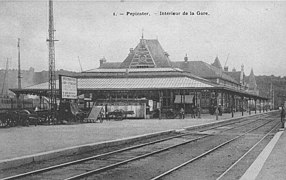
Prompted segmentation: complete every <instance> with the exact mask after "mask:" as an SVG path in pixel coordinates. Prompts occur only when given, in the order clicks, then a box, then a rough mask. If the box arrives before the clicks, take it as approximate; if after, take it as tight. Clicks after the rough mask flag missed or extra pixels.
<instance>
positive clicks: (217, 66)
mask: <svg viewBox="0 0 286 180" xmlns="http://www.w3.org/2000/svg"><path fill="white" fill-rule="evenodd" d="M212 65H213V66H214V67H216V68H218V69H222V66H221V64H220V61H219V59H218V57H216V58H215V60H214V63H212Z"/></svg>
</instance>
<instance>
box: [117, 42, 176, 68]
mask: <svg viewBox="0 0 286 180" xmlns="http://www.w3.org/2000/svg"><path fill="white" fill-rule="evenodd" d="M137 66H144V67H157V68H160V67H171V61H170V59H169V58H168V55H167V54H166V52H165V51H164V50H163V48H162V46H161V45H160V43H159V41H158V40H157V39H141V40H140V42H139V43H138V45H137V46H136V48H135V49H134V50H133V51H131V52H130V53H129V54H128V56H127V57H126V59H125V60H124V61H123V62H122V63H121V65H120V68H136V67H137Z"/></svg>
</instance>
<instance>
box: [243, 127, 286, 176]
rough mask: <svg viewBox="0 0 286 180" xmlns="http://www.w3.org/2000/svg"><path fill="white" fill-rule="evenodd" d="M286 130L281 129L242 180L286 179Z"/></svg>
mask: <svg viewBox="0 0 286 180" xmlns="http://www.w3.org/2000/svg"><path fill="white" fill-rule="evenodd" d="M285 131H286V129H280V131H279V132H277V133H276V134H275V136H274V137H273V139H272V140H271V141H270V142H269V143H268V145H267V146H266V147H265V148H264V150H263V151H262V152H261V153H260V155H259V156H258V157H257V159H256V160H255V161H254V162H253V163H252V165H251V166H250V167H249V168H248V170H247V171H246V172H245V173H244V175H243V176H242V177H241V178H240V180H258V179H259V180H269V179H275V180H285V179H286V133H285Z"/></svg>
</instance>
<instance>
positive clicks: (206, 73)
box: [173, 61, 239, 83]
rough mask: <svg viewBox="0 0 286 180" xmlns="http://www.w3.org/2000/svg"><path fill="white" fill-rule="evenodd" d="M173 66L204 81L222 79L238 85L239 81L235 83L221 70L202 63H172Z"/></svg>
mask: <svg viewBox="0 0 286 180" xmlns="http://www.w3.org/2000/svg"><path fill="white" fill-rule="evenodd" d="M173 66H175V67H178V68H181V69H183V70H185V71H187V72H190V73H192V74H194V75H196V76H199V77H202V78H205V79H210V78H222V79H225V80H228V81H230V82H233V83H239V81H238V82H237V81H236V80H235V79H234V78H232V77H230V76H229V75H227V74H225V73H224V72H223V71H222V69H219V68H217V67H215V66H212V65H210V64H208V63H205V62H203V61H187V62H185V61H176V62H173Z"/></svg>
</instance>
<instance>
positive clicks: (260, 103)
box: [259, 99, 261, 113]
mask: <svg viewBox="0 0 286 180" xmlns="http://www.w3.org/2000/svg"><path fill="white" fill-rule="evenodd" d="M259 105H260V106H259V112H260V113H261V99H259Z"/></svg>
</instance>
